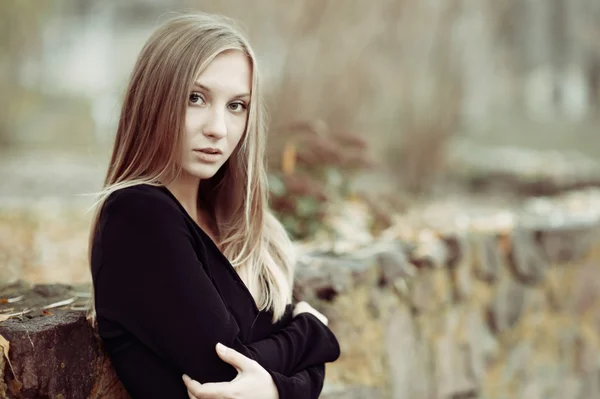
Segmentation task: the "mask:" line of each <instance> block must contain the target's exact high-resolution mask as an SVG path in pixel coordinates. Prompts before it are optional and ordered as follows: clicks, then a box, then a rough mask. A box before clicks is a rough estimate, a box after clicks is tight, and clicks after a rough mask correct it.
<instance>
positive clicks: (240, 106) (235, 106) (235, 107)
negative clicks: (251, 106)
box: [229, 102, 248, 112]
mask: <svg viewBox="0 0 600 399" xmlns="http://www.w3.org/2000/svg"><path fill="white" fill-rule="evenodd" d="M247 108H248V107H247V106H246V104H244V103H241V102H240V103H231V104H229V109H230V110H232V111H234V112H242V111H245V110H246V109H247Z"/></svg>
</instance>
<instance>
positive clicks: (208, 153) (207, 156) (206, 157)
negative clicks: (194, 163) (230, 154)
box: [194, 149, 223, 163]
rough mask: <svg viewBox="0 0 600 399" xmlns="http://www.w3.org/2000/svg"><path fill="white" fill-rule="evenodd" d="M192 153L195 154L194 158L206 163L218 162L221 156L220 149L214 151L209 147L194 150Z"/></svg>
mask: <svg viewBox="0 0 600 399" xmlns="http://www.w3.org/2000/svg"><path fill="white" fill-rule="evenodd" d="M194 154H196V158H198V159H200V160H201V161H204V162H207V163H215V162H218V161H219V159H221V156H223V154H222V153H221V152H220V151H218V152H214V150H209V149H201V150H194Z"/></svg>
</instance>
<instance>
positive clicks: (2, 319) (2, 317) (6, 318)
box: [0, 314, 10, 323]
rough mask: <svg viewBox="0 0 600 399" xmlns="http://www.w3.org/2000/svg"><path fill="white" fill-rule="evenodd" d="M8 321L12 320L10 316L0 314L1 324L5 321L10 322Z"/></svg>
mask: <svg viewBox="0 0 600 399" xmlns="http://www.w3.org/2000/svg"><path fill="white" fill-rule="evenodd" d="M8 319H10V315H8V314H0V323H2V322H3V321H4V320H8Z"/></svg>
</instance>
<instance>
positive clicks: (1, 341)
mask: <svg viewBox="0 0 600 399" xmlns="http://www.w3.org/2000/svg"><path fill="white" fill-rule="evenodd" d="M0 348H2V353H4V357H5V358H6V360H7V361H8V365H9V366H10V371H12V373H13V375H14V376H15V380H16V379H17V375H16V374H15V370H13V366H12V364H11V363H10V359H9V358H8V351H9V349H10V343H9V342H8V340H7V339H6V338H4V337H3V336H2V335H0Z"/></svg>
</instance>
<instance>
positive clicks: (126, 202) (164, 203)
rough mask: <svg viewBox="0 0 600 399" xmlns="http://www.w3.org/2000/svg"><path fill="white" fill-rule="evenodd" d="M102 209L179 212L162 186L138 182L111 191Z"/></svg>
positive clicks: (138, 211) (154, 212) (136, 211)
mask: <svg viewBox="0 0 600 399" xmlns="http://www.w3.org/2000/svg"><path fill="white" fill-rule="evenodd" d="M104 209H105V210H106V211H108V212H109V213H110V212H111V211H113V212H115V211H124V212H135V213H150V214H156V213H159V214H161V213H171V214H172V213H173V212H176V213H180V210H179V208H178V206H177V204H176V203H175V202H174V201H173V199H172V198H171V197H170V196H169V194H168V193H167V189H166V188H165V187H162V186H152V185H149V184H138V185H135V186H130V187H126V188H121V189H118V190H115V191H114V192H112V193H111V194H110V195H109V196H108V197H107V199H106V202H105V204H104Z"/></svg>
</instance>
